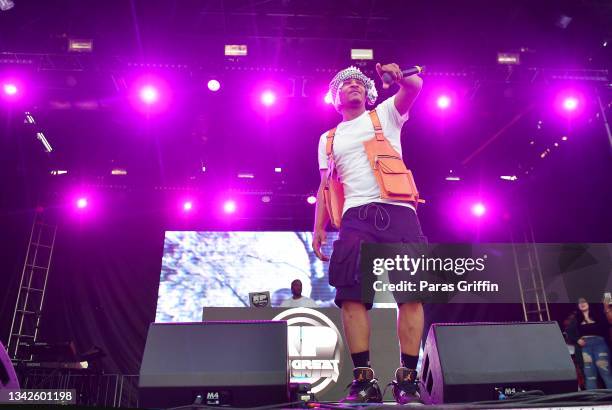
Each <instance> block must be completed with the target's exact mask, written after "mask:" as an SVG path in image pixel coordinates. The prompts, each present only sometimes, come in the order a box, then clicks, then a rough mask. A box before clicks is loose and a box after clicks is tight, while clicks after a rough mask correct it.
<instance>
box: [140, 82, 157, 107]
mask: <svg viewBox="0 0 612 410" xmlns="http://www.w3.org/2000/svg"><path fill="white" fill-rule="evenodd" d="M139 95H140V99H141V100H142V101H143V102H144V103H145V104H154V103H156V102H157V100H158V99H159V93H158V91H157V88H155V87H153V86H152V85H146V86H144V87H142V88H141V89H140V93H139Z"/></svg>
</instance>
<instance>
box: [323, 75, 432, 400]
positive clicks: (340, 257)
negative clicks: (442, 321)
mask: <svg viewBox="0 0 612 410" xmlns="http://www.w3.org/2000/svg"><path fill="white" fill-rule="evenodd" d="M376 71H377V73H378V75H379V76H380V77H381V78H382V76H383V75H384V74H385V73H388V75H390V76H391V79H392V80H393V82H396V83H397V84H398V85H399V91H398V92H397V93H396V94H395V95H394V96H392V97H390V98H389V99H387V100H385V101H383V102H382V103H380V104H379V105H378V106H377V107H376V109H375V112H376V116H375V117H377V119H378V121H379V122H380V125H381V126H382V132H383V135H384V137H385V138H386V139H387V140H388V141H389V142H390V144H391V146H392V147H393V148H394V149H395V151H397V152H398V153H399V154H400V155H401V152H402V149H401V144H400V133H401V128H402V125H403V124H404V122H405V121H406V120H407V119H408V112H409V110H410V108H411V106H412V104H413V103H414V101H415V99H416V98H417V96H418V94H419V92H420V90H421V87H422V82H423V81H422V79H421V78H420V77H419V76H417V75H412V76H407V77H403V74H402V71H401V70H400V68H399V67H398V65H397V64H386V65H381V64H377V65H376ZM385 87H388V85H387V84H385ZM329 91H330V94H331V97H332V101H333V103H334V106H335V108H336V110H337V111H338V112H339V113H340V114H341V115H342V122H341V123H340V124H339V125H338V126H337V128H336V129H335V134H333V133H332V134H333V140H332V147H333V149H332V151H331V156H330V158H331V159H333V161H334V163H335V167H336V170H337V172H338V175H339V179H340V181H342V187H343V189H344V206H343V209H342V223H341V227H340V234H339V239H338V240H337V241H336V242H335V243H334V251H333V254H332V256H331V262H330V269H329V277H330V284H332V285H333V286H335V287H336V299H335V302H336V304H337V305H338V306H339V307H340V308H341V309H342V320H343V325H344V333H345V337H346V340H347V343H348V347H349V350H350V353H351V358H352V360H353V365H354V367H355V369H354V371H353V373H354V380H353V383H352V385H351V388H350V391H349V394H348V396H347V397H346V398H345V399H344V400H343V402H345V403H363V402H382V394H381V391H380V387H379V386H378V381H377V380H376V378H375V377H374V371H373V370H372V368H371V367H370V357H369V356H370V352H369V347H370V343H369V342H370V341H369V339H370V323H369V315H368V310H369V309H371V308H372V304H371V303H367V302H365V301H364V299H363V298H362V296H361V284H360V283H356V282H358V281H357V280H356V279H355V278H356V277H359V276H358V275H359V273H356V272H346V269H347V267H350V268H348V269H353V270H354V269H359V267H358V266H357V267H356V268H355V266H356V265H357V263H356V262H355V260H356V259H357V258H358V257H359V246H360V241H365V242H376V243H399V242H404V243H407V242H424V241H425V238H424V236H423V234H422V232H421V227H420V225H419V221H418V219H417V215H416V209H415V205H414V203H411V202H405V201H395V200H389V199H381V188H380V185H379V183H378V181H377V178H376V176H375V175H374V172H373V169H372V167H371V163H370V161H369V158H368V154H367V153H366V149H365V147H364V144H363V143H364V142H366V141H368V140H372V139H373V137H374V132H375V128H374V121H375V119H373V117H374V116H373V115H372V114H370V113H369V112H368V111H367V110H366V102H367V103H369V104H370V105H374V103H375V101H376V98H377V92H376V88H375V86H374V81H373V80H371V79H370V78H368V77H367V76H365V75H364V74H363V73H362V72H361V71H360V70H359V69H358V68H355V67H349V68H347V69H345V70H343V71H340V72H339V73H338V74H337V75H336V76H335V77H334V78H333V80H332V81H331V83H330V85H329ZM378 132H380V131H378ZM327 140H328V133H325V134H323V135H322V136H321V139H320V141H319V150H318V159H319V169H320V173H321V185H320V187H319V191H318V194H317V207H316V211H315V225H314V234H313V243H312V247H313V250H314V252H315V253H316V254H317V257H318V258H319V259H321V260H328V258H327V257H326V256H325V255H323V254H322V252H321V245H322V244H324V243H326V233H325V227H326V225H327V223H328V222H329V220H330V216H329V214H328V210H327V209H326V205H325V199H324V193H323V191H324V189H325V186H326V177H327V171H328V157H327ZM398 305H399V308H398V309H399V314H398V319H397V333H398V337H399V344H400V350H401V367H399V368H398V369H397V371H396V374H395V380H393V381H392V382H391V384H392V386H393V396H394V398H395V400H396V401H397V402H398V403H400V404H406V403H409V402H414V401H418V392H417V384H416V370H415V369H416V365H417V361H418V354H419V348H420V343H421V336H422V333H423V321H424V318H423V306H422V304H421V303H420V302H408V303H398Z"/></svg>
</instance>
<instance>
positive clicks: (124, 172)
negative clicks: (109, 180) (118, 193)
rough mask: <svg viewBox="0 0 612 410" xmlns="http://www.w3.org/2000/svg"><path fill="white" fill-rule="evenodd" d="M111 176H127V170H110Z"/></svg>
mask: <svg viewBox="0 0 612 410" xmlns="http://www.w3.org/2000/svg"><path fill="white" fill-rule="evenodd" d="M111 175H127V170H126V169H124V168H114V169H112V170H111Z"/></svg>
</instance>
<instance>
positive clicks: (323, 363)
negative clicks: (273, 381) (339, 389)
mask: <svg viewBox="0 0 612 410" xmlns="http://www.w3.org/2000/svg"><path fill="white" fill-rule="evenodd" d="M272 320H286V321H287V326H288V341H287V343H288V345H289V346H288V347H289V365H290V371H291V374H290V376H291V382H293V383H310V385H311V386H312V392H313V393H315V394H316V393H321V392H324V391H325V390H327V389H328V388H329V387H331V386H333V384H335V383H336V382H337V381H338V377H339V375H340V365H341V363H340V361H341V358H342V353H343V349H344V342H343V340H342V335H341V334H340V332H339V331H338V328H337V327H336V325H334V323H333V322H332V321H331V320H330V319H329V318H328V317H327V316H325V315H324V314H323V313H321V312H319V311H316V310H314V309H308V308H294V309H289V310H285V311H283V312H282V313H280V314H278V315H276V316H275V317H274V318H273V319H272Z"/></svg>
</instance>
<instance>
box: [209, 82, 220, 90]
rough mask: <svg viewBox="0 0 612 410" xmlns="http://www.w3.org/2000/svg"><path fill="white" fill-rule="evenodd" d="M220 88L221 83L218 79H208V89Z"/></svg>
mask: <svg viewBox="0 0 612 410" xmlns="http://www.w3.org/2000/svg"><path fill="white" fill-rule="evenodd" d="M220 88H221V83H220V82H219V81H218V80H210V81H209V82H208V89H209V90H210V91H212V92H216V91H219V89H220Z"/></svg>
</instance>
